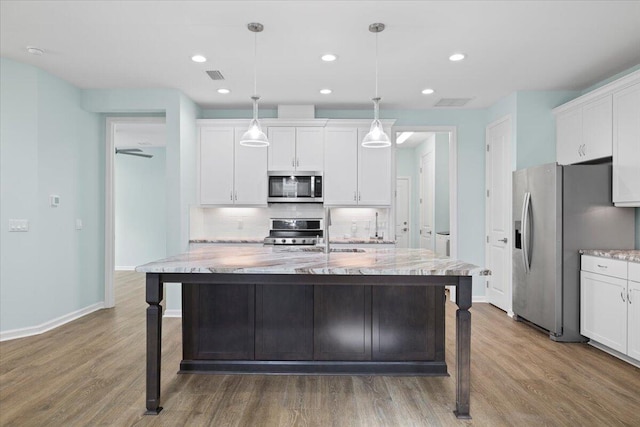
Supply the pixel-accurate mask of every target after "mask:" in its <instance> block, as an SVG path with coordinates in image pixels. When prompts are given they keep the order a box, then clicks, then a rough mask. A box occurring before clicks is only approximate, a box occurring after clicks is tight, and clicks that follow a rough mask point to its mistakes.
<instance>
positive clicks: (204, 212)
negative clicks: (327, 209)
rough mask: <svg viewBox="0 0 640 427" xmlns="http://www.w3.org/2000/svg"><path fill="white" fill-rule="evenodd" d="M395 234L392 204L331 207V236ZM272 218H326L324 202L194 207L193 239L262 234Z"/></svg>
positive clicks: (192, 216)
mask: <svg viewBox="0 0 640 427" xmlns="http://www.w3.org/2000/svg"><path fill="white" fill-rule="evenodd" d="M376 212H377V213H378V234H379V235H382V236H384V237H385V238H389V237H393V236H392V235H391V234H390V233H391V232H390V228H389V221H388V219H389V209H388V208H363V207H353V208H331V217H332V225H331V230H330V233H331V236H332V237H335V238H358V239H368V238H369V237H371V236H373V235H374V234H375V216H376ZM271 218H324V208H323V207H322V205H316V204H304V203H286V204H270V205H268V207H255V208H249V207H228V208H223V207H220V208H216V207H201V206H192V207H191V209H190V233H189V234H190V235H189V237H190V240H211V239H235V238H237V239H242V238H262V237H265V236H267V235H268V234H269V228H270V223H269V220H270V219H271Z"/></svg>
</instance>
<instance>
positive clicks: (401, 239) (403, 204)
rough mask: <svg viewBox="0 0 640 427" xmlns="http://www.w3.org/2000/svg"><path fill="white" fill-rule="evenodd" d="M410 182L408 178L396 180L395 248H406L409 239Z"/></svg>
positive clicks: (408, 244)
mask: <svg viewBox="0 0 640 427" xmlns="http://www.w3.org/2000/svg"><path fill="white" fill-rule="evenodd" d="M409 206H411V181H410V178H409V177H399V178H397V179H396V247H397V248H408V247H409V246H411V245H410V243H409V239H410V237H411V220H410V210H409Z"/></svg>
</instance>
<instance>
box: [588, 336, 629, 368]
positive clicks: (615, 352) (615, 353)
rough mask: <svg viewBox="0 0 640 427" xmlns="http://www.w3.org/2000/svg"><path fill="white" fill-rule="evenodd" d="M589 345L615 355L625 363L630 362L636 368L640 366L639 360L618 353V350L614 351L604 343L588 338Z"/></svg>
mask: <svg viewBox="0 0 640 427" xmlns="http://www.w3.org/2000/svg"><path fill="white" fill-rule="evenodd" d="M589 345H591V346H592V347H595V348H597V349H598V350H602V351H604V352H605V353H609V354H610V355H612V356H614V357H617V358H618V359H622V360H624V361H625V362H627V363H630V364H632V365H633V366H635V367H636V368H640V360H636V359H634V358H632V357H629V356H627V355H626V354H623V353H620V352H619V351H616V350H614V349H612V348H609V347H607V346H606V345H604V344H600V343H599V342H597V341H594V340H589Z"/></svg>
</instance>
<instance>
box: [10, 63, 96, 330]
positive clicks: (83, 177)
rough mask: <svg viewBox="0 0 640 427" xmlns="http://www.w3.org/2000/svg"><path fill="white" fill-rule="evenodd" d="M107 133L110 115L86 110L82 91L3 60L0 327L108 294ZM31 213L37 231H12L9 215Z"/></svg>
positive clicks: (19, 325)
mask: <svg viewBox="0 0 640 427" xmlns="http://www.w3.org/2000/svg"><path fill="white" fill-rule="evenodd" d="M101 134H102V131H101V123H100V117H99V115H97V114H93V113H89V112H87V111H84V110H83V109H82V108H81V91H80V90H79V89H77V88H75V87H73V86H71V85H69V84H68V83H66V82H64V81H62V80H60V79H58V78H57V77H54V76H52V75H50V74H48V73H46V72H44V71H42V70H39V69H38V68H35V67H32V66H29V65H25V64H21V63H18V62H15V61H11V60H8V59H5V58H1V59H0V142H1V143H0V159H1V171H0V176H1V180H0V181H1V194H2V201H1V203H0V205H1V208H0V216H1V218H0V224H1V225H2V227H1V228H0V233H1V239H0V240H1V243H0V250H1V252H0V331H2V332H7V331H12V330H16V329H23V328H30V327H36V326H38V325H41V324H43V323H45V322H47V321H51V320H53V319H56V318H58V317H61V316H63V315H67V314H69V313H72V312H75V311H77V310H81V309H83V308H86V307H89V306H91V305H93V304H96V303H99V302H101V301H103V299H104V237H103V235H104V226H103V224H104V214H103V212H104V196H103V195H104V190H103V188H104V179H103V176H104V154H103V148H102V147H103V141H102V139H101V137H100V136H101ZM51 194H56V195H59V196H60V205H59V207H56V208H53V207H50V206H49V195H51ZM21 218H23V219H28V220H29V223H30V228H29V232H27V233H15V232H9V231H8V224H9V219H21ZM76 219H81V220H82V222H83V225H84V228H83V229H82V230H76V229H75V222H76Z"/></svg>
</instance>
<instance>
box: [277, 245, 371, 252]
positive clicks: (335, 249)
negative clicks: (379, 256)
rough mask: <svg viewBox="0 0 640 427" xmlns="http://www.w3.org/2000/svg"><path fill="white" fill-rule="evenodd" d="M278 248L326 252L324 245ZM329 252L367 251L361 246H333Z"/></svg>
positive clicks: (288, 250)
mask: <svg viewBox="0 0 640 427" xmlns="http://www.w3.org/2000/svg"><path fill="white" fill-rule="evenodd" d="M278 250H280V251H284V252H324V247H322V246H307V247H300V246H296V247H278ZM329 252H352V253H363V252H367V251H366V250H364V249H360V248H331V249H329Z"/></svg>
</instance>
